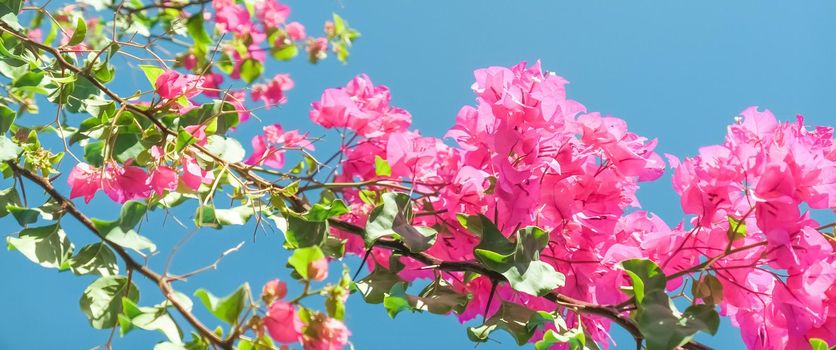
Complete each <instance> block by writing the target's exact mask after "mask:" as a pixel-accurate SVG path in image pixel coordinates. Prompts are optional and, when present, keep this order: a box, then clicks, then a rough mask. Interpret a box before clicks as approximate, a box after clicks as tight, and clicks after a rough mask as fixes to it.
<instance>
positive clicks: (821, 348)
mask: <svg viewBox="0 0 836 350" xmlns="http://www.w3.org/2000/svg"><path fill="white" fill-rule="evenodd" d="M810 347H811V348H812V350H829V349H830V347H829V346H828V345H827V342H825V341H824V340H822V339H819V338H811V339H810Z"/></svg>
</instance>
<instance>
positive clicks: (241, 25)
mask: <svg viewBox="0 0 836 350" xmlns="http://www.w3.org/2000/svg"><path fill="white" fill-rule="evenodd" d="M212 6H213V7H214V8H215V11H216V15H215V23H216V26H217V28H218V30H219V31H220V32H221V33H228V32H232V33H234V34H236V36H241V35H242V34H246V33H249V32H250V31H252V30H253V28H252V26H253V24H252V21H250V13H249V12H248V11H247V8H246V7H244V6H243V5H238V4H236V3H235V1H234V0H213V1H212Z"/></svg>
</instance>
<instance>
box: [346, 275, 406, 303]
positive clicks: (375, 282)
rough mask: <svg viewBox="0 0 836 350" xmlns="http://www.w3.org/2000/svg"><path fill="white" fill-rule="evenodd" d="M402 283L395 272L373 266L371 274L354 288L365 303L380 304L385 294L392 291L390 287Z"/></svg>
mask: <svg viewBox="0 0 836 350" xmlns="http://www.w3.org/2000/svg"><path fill="white" fill-rule="evenodd" d="M402 281H403V280H401V278H400V277H398V275H397V273H396V271H394V272H393V271H390V270H387V269H386V268H384V267H383V266H380V265H375V267H374V270H373V271H372V273H371V274H370V275H368V276H366V277H364V278H363V279H361V280H360V281H358V282H357V283H355V284H354V287H355V288H356V289H357V291H359V292H360V294H361V295H362V296H363V299H364V300H365V301H366V302H367V303H369V304H380V303H382V302H383V301H384V299H385V297H386V294H387V293H389V291H390V290H392V287H393V286H394V285H395V284H396V283H398V282H402Z"/></svg>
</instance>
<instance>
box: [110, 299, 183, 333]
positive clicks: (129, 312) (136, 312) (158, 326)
mask: <svg viewBox="0 0 836 350" xmlns="http://www.w3.org/2000/svg"><path fill="white" fill-rule="evenodd" d="M118 318H119V334H121V335H123V336H124V335H125V334H127V333H128V332H130V331H131V330H133V329H134V328H140V329H144V330H148V331H159V332H161V333H162V334H164V335H165V336H166V338H168V340H169V341H171V342H174V343H179V342H180V340H181V338H182V336H183V335H182V332H181V331H180V327H178V326H177V323H176V322H175V321H174V319H173V318H172V317H171V315H170V314H169V313H168V310H167V308H166V307H165V306H164V305H160V306H156V307H140V306H138V305H137V304H136V302H135V301H134V300H132V299H130V298H125V297H123V298H122V313H120V314H119V316H118Z"/></svg>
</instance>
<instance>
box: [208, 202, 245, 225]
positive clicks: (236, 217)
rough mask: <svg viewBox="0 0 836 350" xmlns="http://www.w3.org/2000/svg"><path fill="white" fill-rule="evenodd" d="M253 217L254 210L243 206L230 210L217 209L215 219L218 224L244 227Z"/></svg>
mask: <svg viewBox="0 0 836 350" xmlns="http://www.w3.org/2000/svg"><path fill="white" fill-rule="evenodd" d="M252 216H253V208H252V207H251V206H249V205H242V206H238V207H235V208H230V209H215V219H217V220H218V224H220V225H221V226H224V225H243V224H246V223H247V221H248V220H249V219H250V217H252Z"/></svg>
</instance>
